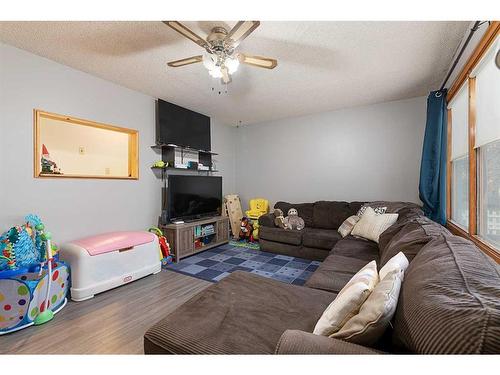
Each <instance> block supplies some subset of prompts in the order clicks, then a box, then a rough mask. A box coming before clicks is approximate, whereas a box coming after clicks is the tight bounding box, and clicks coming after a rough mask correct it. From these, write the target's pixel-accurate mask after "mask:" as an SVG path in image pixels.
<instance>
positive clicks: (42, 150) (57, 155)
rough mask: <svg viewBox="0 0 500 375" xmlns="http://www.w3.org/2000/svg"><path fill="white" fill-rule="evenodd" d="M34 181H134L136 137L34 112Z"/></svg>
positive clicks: (128, 132) (130, 132) (134, 133)
mask: <svg viewBox="0 0 500 375" xmlns="http://www.w3.org/2000/svg"><path fill="white" fill-rule="evenodd" d="M34 136H35V142H34V145H35V149H34V155H35V161H34V162H35V165H34V170H35V171H34V172H35V177H37V178H44V177H49V178H54V177H59V178H64V177H66V178H68V177H69V178H75V177H78V178H110V179H137V178H138V174H139V168H138V133H137V131H136V130H133V129H125V128H119V127H117V126H114V125H107V124H101V123H97V122H93V121H89V120H82V119H76V118H72V117H69V116H64V115H58V114H55V113H49V112H43V111H40V110H35V132H34Z"/></svg>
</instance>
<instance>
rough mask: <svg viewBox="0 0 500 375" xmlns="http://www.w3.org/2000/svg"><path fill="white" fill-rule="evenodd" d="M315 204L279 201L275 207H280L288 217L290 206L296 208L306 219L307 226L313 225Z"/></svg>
mask: <svg viewBox="0 0 500 375" xmlns="http://www.w3.org/2000/svg"><path fill="white" fill-rule="evenodd" d="M313 206H314V203H288V202H281V201H280V202H277V203H276V204H275V205H274V208H279V209H280V210H281V211H283V215H284V216H285V217H286V216H287V214H288V210H289V209H290V208H292V207H293V208H295V209H296V210H297V212H298V213H299V216H300V217H301V218H302V219H304V223H305V224H306V228H307V227H313Z"/></svg>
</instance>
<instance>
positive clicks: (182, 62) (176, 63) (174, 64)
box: [167, 55, 203, 68]
mask: <svg viewBox="0 0 500 375" xmlns="http://www.w3.org/2000/svg"><path fill="white" fill-rule="evenodd" d="M202 59H203V57H202V56H201V55H198V56H192V57H188V58H185V59H181V60H175V61H170V62H169V63H167V65H168V66H171V67H172V68H177V67H179V66H184V65H189V64H195V63H199V62H201V61H202Z"/></svg>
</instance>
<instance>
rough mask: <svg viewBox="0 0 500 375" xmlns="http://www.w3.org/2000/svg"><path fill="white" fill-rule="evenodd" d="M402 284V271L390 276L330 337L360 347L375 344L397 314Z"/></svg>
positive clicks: (381, 282) (380, 283) (378, 285)
mask: <svg viewBox="0 0 500 375" xmlns="http://www.w3.org/2000/svg"><path fill="white" fill-rule="evenodd" d="M401 282H402V271H401V272H393V273H390V274H388V275H387V276H386V277H385V278H384V279H383V280H381V281H380V282H379V283H378V284H377V286H376V287H375V289H374V290H373V292H372V293H371V294H370V296H369V297H368V298H367V300H366V301H365V303H363V305H362V306H361V308H360V309H359V313H358V314H357V315H355V316H353V317H352V318H351V319H349V320H348V321H347V322H346V323H345V324H344V326H343V327H342V328H341V329H340V330H339V331H338V332H336V333H334V334H332V335H330V337H332V338H336V339H342V340H346V341H349V342H353V343H356V344H360V345H368V346H369V345H373V344H375V343H376V342H377V341H378V340H379V339H380V338H381V337H382V335H383V334H384V332H385V330H386V329H387V326H388V325H389V323H390V321H391V319H392V317H393V316H394V313H395V312H396V307H397V305H398V298H399V291H400V290H401Z"/></svg>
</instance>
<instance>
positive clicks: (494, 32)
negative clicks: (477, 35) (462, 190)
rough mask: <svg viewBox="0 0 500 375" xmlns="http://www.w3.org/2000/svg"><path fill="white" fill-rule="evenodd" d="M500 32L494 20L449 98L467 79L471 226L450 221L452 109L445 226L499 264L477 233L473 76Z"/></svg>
mask: <svg viewBox="0 0 500 375" xmlns="http://www.w3.org/2000/svg"><path fill="white" fill-rule="evenodd" d="M499 33H500V21H492V22H491V23H490V25H489V27H488V29H487V30H486V32H485V33H484V35H483V37H482V38H481V40H480V41H479V44H478V45H477V47H476V49H475V50H474V52H473V53H472V55H471V56H470V57H469V59H468V60H467V62H466V63H465V65H464V67H463V68H462V70H461V71H460V73H459V74H458V76H457V78H456V79H455V81H454V82H453V84H452V85H451V88H450V90H449V91H448V94H447V96H446V101H447V103H450V101H451V100H452V99H453V97H454V96H455V95H456V94H457V93H458V91H459V89H460V88H461V86H462V84H464V83H465V81H466V80H468V90H469V104H468V107H469V108H468V146H469V227H468V228H467V230H465V229H464V228H463V227H461V226H460V225H458V224H457V223H454V222H453V220H451V213H452V181H453V176H452V171H453V170H452V161H451V145H452V136H451V135H452V123H453V119H452V116H451V109H447V115H448V117H447V119H448V120H447V135H448V141H447V152H446V154H447V161H446V165H447V176H446V216H447V218H448V219H447V224H446V226H447V227H448V229H450V231H451V232H453V233H454V234H457V235H460V236H462V237H465V238H468V239H470V240H471V241H472V242H474V243H475V244H476V245H477V246H478V247H479V248H480V249H481V250H482V251H483V252H484V253H486V254H487V255H489V256H490V257H492V258H493V259H494V260H495V261H496V262H497V263H500V249H496V248H494V247H493V246H492V245H490V244H489V243H488V242H487V241H486V240H485V239H483V238H481V237H480V236H479V234H478V225H477V215H478V196H477V186H478V183H479V181H478V179H479V178H480V176H479V171H478V170H479V168H478V165H477V163H478V151H479V150H478V149H476V148H474V145H475V140H476V139H475V138H476V78H475V77H470V74H471V72H472V70H473V69H474V68H475V67H476V65H477V64H478V63H479V62H480V61H481V58H482V57H483V56H484V54H485V53H486V52H487V51H488V49H489V47H490V46H491V45H492V43H493V42H494V41H495V39H496V38H497V36H498V35H499Z"/></svg>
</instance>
